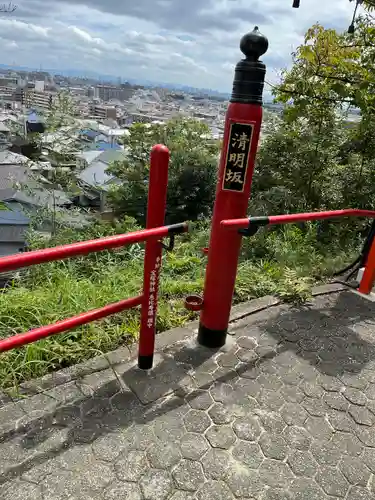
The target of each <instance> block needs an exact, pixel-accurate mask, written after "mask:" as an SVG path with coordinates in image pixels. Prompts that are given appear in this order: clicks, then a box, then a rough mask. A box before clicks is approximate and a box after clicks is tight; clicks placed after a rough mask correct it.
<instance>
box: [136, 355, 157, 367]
mask: <svg viewBox="0 0 375 500" xmlns="http://www.w3.org/2000/svg"><path fill="white" fill-rule="evenodd" d="M153 362H154V355H153V354H150V355H148V356H138V368H140V369H141V370H151V368H152V365H153Z"/></svg>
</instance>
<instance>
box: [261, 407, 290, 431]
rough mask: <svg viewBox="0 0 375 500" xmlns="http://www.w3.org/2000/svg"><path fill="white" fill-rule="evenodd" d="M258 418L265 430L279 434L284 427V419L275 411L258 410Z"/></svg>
mask: <svg viewBox="0 0 375 500" xmlns="http://www.w3.org/2000/svg"><path fill="white" fill-rule="evenodd" d="M258 416H259V419H260V420H261V422H262V426H263V427H264V429H265V430H266V431H269V432H274V433H276V434H281V433H282V432H283V430H284V429H285V428H286V423H285V421H284V420H283V419H282V418H281V417H280V415H279V414H278V413H276V412H271V413H269V412H261V411H260V412H258Z"/></svg>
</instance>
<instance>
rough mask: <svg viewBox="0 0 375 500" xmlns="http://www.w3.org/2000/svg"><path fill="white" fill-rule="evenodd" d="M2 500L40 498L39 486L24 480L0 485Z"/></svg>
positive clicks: (33, 499)
mask: <svg viewBox="0 0 375 500" xmlns="http://www.w3.org/2000/svg"><path fill="white" fill-rule="evenodd" d="M0 493H1V499H2V500H35V499H37V498H42V492H41V488H40V486H38V485H36V484H31V483H27V482H25V481H12V482H11V483H9V484H5V485H4V488H3V486H0Z"/></svg>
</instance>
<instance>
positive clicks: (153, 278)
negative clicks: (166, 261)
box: [147, 257, 161, 328]
mask: <svg viewBox="0 0 375 500" xmlns="http://www.w3.org/2000/svg"><path fill="white" fill-rule="evenodd" d="M160 265H161V259H160V257H157V259H156V262H155V267H154V269H153V270H152V271H151V274H150V296H149V299H148V320H147V327H148V328H152V327H153V326H154V319H155V309H156V292H157V281H158V278H159V269H160Z"/></svg>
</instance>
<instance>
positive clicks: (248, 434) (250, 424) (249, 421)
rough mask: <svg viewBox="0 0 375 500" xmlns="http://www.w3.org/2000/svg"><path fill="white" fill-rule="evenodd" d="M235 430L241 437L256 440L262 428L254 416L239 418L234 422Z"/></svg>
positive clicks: (246, 439)
mask: <svg viewBox="0 0 375 500" xmlns="http://www.w3.org/2000/svg"><path fill="white" fill-rule="evenodd" d="M233 430H234V432H235V433H236V434H237V436H238V437H239V438H240V439H244V440H245V441H255V440H256V439H257V438H258V437H259V436H260V434H261V432H262V429H261V427H260V425H259V422H258V420H257V419H256V418H254V417H248V418H237V419H236V420H235V421H234V424H233Z"/></svg>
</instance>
